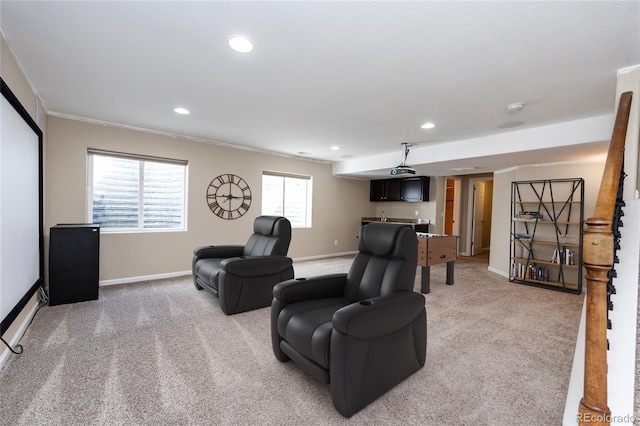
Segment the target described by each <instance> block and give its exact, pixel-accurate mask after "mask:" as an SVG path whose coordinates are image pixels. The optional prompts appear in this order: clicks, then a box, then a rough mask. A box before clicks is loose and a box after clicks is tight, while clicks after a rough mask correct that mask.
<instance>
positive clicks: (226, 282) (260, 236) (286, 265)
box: [192, 216, 293, 315]
mask: <svg viewBox="0 0 640 426" xmlns="http://www.w3.org/2000/svg"><path fill="white" fill-rule="evenodd" d="M253 232H254V233H253V235H251V237H250V238H249V241H247V244H246V245H244V246H241V245H225V246H205V247H198V248H196V249H195V250H194V251H193V265H192V266H193V284H194V285H195V287H196V288H197V289H198V290H202V289H203V288H204V289H206V290H207V291H209V292H210V293H212V294H214V295H215V296H217V297H218V298H219V299H220V308H222V311H223V312H224V313H225V314H227V315H231V314H235V313H238V312H244V311H249V310H251V309H257V308H264V307H266V306H269V305H270V304H271V300H272V298H273V286H274V285H276V284H277V283H279V282H280V281H284V280H288V279H291V278H293V266H292V260H291V258H289V257H287V251H288V250H289V243H290V242H291V223H290V222H289V220H288V219H286V218H284V217H280V216H260V217H258V218H256V220H255V221H254V222H253Z"/></svg>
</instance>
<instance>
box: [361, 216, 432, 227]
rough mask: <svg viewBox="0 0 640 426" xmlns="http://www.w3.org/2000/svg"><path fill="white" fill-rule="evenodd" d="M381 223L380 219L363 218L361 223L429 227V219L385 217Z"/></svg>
mask: <svg viewBox="0 0 640 426" xmlns="http://www.w3.org/2000/svg"><path fill="white" fill-rule="evenodd" d="M385 219H386V220H385V221H384V222H383V221H382V218H380V217H363V218H362V220H361V221H362V222H382V223H408V224H414V225H429V224H430V223H431V221H430V220H429V219H405V218H398V217H387V218H385Z"/></svg>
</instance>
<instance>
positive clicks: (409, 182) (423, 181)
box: [400, 176, 429, 201]
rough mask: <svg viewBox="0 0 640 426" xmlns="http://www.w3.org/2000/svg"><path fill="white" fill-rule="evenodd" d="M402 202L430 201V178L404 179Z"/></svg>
mask: <svg viewBox="0 0 640 426" xmlns="http://www.w3.org/2000/svg"><path fill="white" fill-rule="evenodd" d="M400 200H401V201H429V178H428V177H426V176H418V177H414V178H406V179H402V186H401V193H400Z"/></svg>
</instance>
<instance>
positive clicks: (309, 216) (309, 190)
mask: <svg viewBox="0 0 640 426" xmlns="http://www.w3.org/2000/svg"><path fill="white" fill-rule="evenodd" d="M265 175H266V176H275V177H282V178H284V179H287V178H289V179H299V180H304V181H306V185H307V186H306V193H305V195H306V203H305V224H304V225H297V224H295V223H294V222H293V221H291V219H289V218H287V219H289V220H290V221H291V227H292V228H297V229H310V228H312V227H313V176H311V175H302V174H296V173H287V172H278V171H273V170H263V171H262V182H261V189H262V206H261V214H268V213H265V212H264V200H265V193H264V176H265ZM285 182H286V181H285V180H283V185H285ZM285 199H286V185H285V186H283V190H282V216H284V217H286V214H285V209H286V207H285Z"/></svg>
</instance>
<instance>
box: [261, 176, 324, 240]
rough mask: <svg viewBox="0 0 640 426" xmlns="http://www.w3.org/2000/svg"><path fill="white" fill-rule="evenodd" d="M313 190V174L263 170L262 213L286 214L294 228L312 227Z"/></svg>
mask: <svg viewBox="0 0 640 426" xmlns="http://www.w3.org/2000/svg"><path fill="white" fill-rule="evenodd" d="M311 190H312V179H311V176H303V175H293V174H288V173H279V172H266V171H265V172H262V214H263V215H276V216H284V217H286V218H287V219H289V222H291V226H292V227H294V228H310V227H311V205H312V204H311V200H312V197H311Z"/></svg>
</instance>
